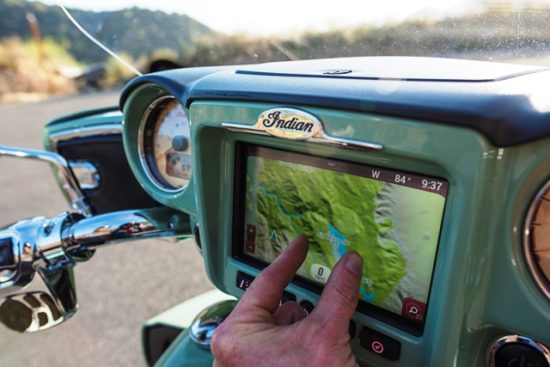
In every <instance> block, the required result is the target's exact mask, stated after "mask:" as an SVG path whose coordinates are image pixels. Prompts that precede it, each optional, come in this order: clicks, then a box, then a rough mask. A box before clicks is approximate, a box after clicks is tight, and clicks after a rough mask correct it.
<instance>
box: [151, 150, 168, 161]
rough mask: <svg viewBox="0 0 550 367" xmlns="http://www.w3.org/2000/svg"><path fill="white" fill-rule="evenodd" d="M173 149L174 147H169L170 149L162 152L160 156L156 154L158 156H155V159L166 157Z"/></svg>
mask: <svg viewBox="0 0 550 367" xmlns="http://www.w3.org/2000/svg"><path fill="white" fill-rule="evenodd" d="M171 150H172V148H168V149H167V150H166V152H164V153H162V154H161V155H159V156H156V157H155V161H157V162H158V161H159V160H161V159H162V158H164V157H165V156H166V155H167V154H168V153H170V151H171Z"/></svg>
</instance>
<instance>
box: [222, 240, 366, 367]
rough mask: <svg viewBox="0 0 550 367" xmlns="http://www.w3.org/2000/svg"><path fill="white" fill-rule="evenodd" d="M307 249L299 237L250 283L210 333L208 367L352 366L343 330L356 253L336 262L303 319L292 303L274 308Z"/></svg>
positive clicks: (352, 300) (355, 289) (357, 267)
mask: <svg viewBox="0 0 550 367" xmlns="http://www.w3.org/2000/svg"><path fill="white" fill-rule="evenodd" d="M307 247H308V245H307V238H306V237H305V236H304V235H300V236H299V237H297V238H296V239H295V240H294V241H292V242H291V244H290V245H289V247H288V248H287V249H286V250H285V251H284V252H283V253H282V254H281V255H280V256H279V257H278V258H277V259H276V260H275V261H274V262H273V263H272V264H271V265H270V266H268V267H267V268H265V269H264V270H263V271H262V272H261V273H260V274H259V275H258V277H257V278H256V279H255V280H254V282H253V283H252V284H251V285H250V287H249V288H248V290H247V291H246V292H245V294H244V295H243V297H242V299H241V300H240V302H239V303H238V304H237V306H236V307H235V309H234V310H233V312H232V313H231V314H230V315H229V317H228V318H227V319H226V320H225V321H224V322H223V323H222V324H221V325H220V326H219V327H218V329H217V330H216V332H215V333H214V337H213V339H212V353H213V354H214V367H229V366H239V367H248V366H254V367H256V366H264V365H265V366H275V367H276V366H284V367H289V366H357V362H356V360H355V357H354V356H353V353H352V351H351V347H350V345H349V340H350V337H349V332H348V328H349V322H350V320H351V317H352V315H353V312H354V311H355V308H356V307H357V302H358V297H359V287H360V282H361V276H362V269H363V263H362V259H361V257H360V256H359V255H358V254H356V253H355V252H351V253H348V254H346V255H345V256H344V257H342V258H341V259H340V261H338V263H337V264H336V266H335V268H334V270H333V271H332V273H331V274H330V278H329V280H328V282H327V284H326V286H325V289H324V290H323V293H322V295H321V299H320V300H319V303H318V304H317V306H316V307H315V309H314V310H313V311H312V312H311V313H310V314H309V315H308V314H306V312H305V311H304V310H303V309H302V307H301V306H300V305H298V304H297V303H296V302H287V303H284V304H282V305H279V302H280V300H281V297H282V295H283V290H284V288H285V287H286V286H287V285H288V283H289V282H290V281H291V280H292V278H293V277H294V275H295V274H296V271H297V270H298V268H299V267H300V265H301V264H302V263H303V261H304V259H305V257H306V254H307Z"/></svg>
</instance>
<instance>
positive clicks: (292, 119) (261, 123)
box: [255, 108, 322, 140]
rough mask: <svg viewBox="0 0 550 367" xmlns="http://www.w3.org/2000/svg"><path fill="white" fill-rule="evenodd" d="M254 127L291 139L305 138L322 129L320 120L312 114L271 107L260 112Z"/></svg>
mask: <svg viewBox="0 0 550 367" xmlns="http://www.w3.org/2000/svg"><path fill="white" fill-rule="evenodd" d="M255 128H256V129H257V130H263V131H265V132H267V133H268V134H270V135H273V136H277V137H279V138H284V139H291V140H306V139H309V138H311V137H313V136H315V135H317V133H319V132H320V131H322V124H321V121H319V119H318V118H317V117H315V116H313V115H312V114H309V113H307V112H305V111H301V110H297V109H293V108H273V109H271V110H267V111H264V112H262V114H261V115H260V117H258V122H257V123H256V126H255Z"/></svg>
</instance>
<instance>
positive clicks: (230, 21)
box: [42, 0, 476, 36]
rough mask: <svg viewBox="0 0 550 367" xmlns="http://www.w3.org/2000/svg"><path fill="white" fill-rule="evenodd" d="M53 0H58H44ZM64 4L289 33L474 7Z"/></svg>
mask: <svg viewBox="0 0 550 367" xmlns="http://www.w3.org/2000/svg"><path fill="white" fill-rule="evenodd" d="M42 2H44V3H47V4H57V3H59V1H56V0H42ZM61 3H63V4H64V5H65V6H67V7H69V8H70V7H74V8H81V9H87V10H95V11H100V10H114V9H122V8H126V7H131V6H138V7H143V8H149V9H153V10H164V11H167V12H178V13H183V14H187V15H189V16H191V17H192V18H194V19H196V20H198V21H200V22H202V23H204V24H206V25H207V26H209V27H210V28H213V29H214V30H217V31H220V32H223V33H226V34H252V35H255V36H267V35H273V34H279V35H286V36H288V35H292V34H293V33H296V32H303V31H306V30H312V31H320V30H321V31H322V30H327V29H330V28H335V27H336V28H344V27H349V26H356V25H360V24H365V23H367V24H371V25H381V24H384V23H386V22H396V21H400V20H403V19H406V18H408V17H412V16H418V15H419V14H422V15H429V16H431V17H434V18H437V17H442V16H446V15H452V14H461V13H464V12H466V11H470V10H472V9H475V8H476V1H474V0H377V1H372V0H336V1H330V2H329V1H323V0H317V1H315V0H267V1H265V0H264V1H261V0H229V1H228V0H225V1H220V0H193V1H184V0H178V1H174V0H154V1H151V0H110V1H90V0H63V1H61Z"/></svg>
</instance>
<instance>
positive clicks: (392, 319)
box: [231, 142, 449, 336]
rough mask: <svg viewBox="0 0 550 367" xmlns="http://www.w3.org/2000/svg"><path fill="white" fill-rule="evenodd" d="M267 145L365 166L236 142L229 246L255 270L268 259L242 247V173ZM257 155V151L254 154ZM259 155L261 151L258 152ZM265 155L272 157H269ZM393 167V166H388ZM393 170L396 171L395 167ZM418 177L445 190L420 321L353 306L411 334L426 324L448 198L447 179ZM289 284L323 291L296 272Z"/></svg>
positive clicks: (365, 305)
mask: <svg viewBox="0 0 550 367" xmlns="http://www.w3.org/2000/svg"><path fill="white" fill-rule="evenodd" d="M258 148H259V149H267V150H269V151H270V153H273V154H276V155H277V154H278V155H280V156H281V159H280V160H282V161H285V160H284V158H283V157H282V156H283V155H285V154H286V155H288V154H292V155H298V156H301V157H303V158H304V159H305V160H307V159H308V158H310V159H323V160H330V161H334V162H343V163H345V164H349V165H353V166H356V167H363V168H364V167H365V166H366V165H363V164H361V163H357V162H351V161H347V160H341V159H332V158H326V157H321V156H317V155H311V154H304V153H300V152H294V151H289V150H284V149H279V148H272V147H266V146H261V145H257V144H250V143H244V142H237V143H236V146H235V170H234V192H233V202H234V205H233V234H232V246H231V255H232V257H233V258H234V259H236V260H238V261H239V262H242V263H244V264H247V265H250V266H252V267H254V268H257V269H259V270H263V269H264V268H266V267H267V266H268V265H269V263H268V262H265V261H262V260H259V259H257V258H255V257H252V256H250V255H248V254H246V253H245V251H244V239H245V238H244V236H245V223H244V221H245V202H246V174H247V162H248V157H249V156H252V155H254V154H251V152H252V151H253V150H254V149H258ZM255 156H258V155H255ZM259 156H260V157H261V155H259ZM269 159H272V158H271V157H270V158H269ZM368 168H369V169H370V168H379V169H382V170H388V168H384V167H376V166H371V165H368ZM392 171H396V170H392ZM396 172H397V171H396ZM398 172H400V173H403V174H410V175H415V176H418V173H410V172H407V171H403V170H399V171H398ZM422 177H425V178H430V179H434V180H440V181H444V182H445V184H446V190H445V195H443V196H445V205H444V207H443V214H442V216H441V223H440V231H439V237H438V240H437V246H436V250H435V254H434V263H433V266H432V269H431V277H430V283H429V288H428V296H427V299H426V310H425V313H424V320H423V321H422V322H417V321H414V320H411V319H408V318H406V317H405V316H402V315H400V314H397V313H394V312H392V311H389V310H386V309H384V308H382V307H380V306H376V305H373V304H371V303H368V302H365V301H362V300H359V304H358V306H357V311H358V312H360V313H362V314H365V315H367V316H370V317H373V318H376V319H378V320H380V321H383V322H385V323H387V324H390V325H392V326H395V327H397V328H399V329H401V330H403V331H405V332H408V333H409V334H412V335H415V336H421V335H422V334H423V332H424V327H425V325H426V316H427V314H428V310H429V304H430V297H431V291H432V284H433V280H434V271H435V264H436V261H437V254H438V252H439V247H440V241H441V233H442V229H443V222H444V221H443V219H444V217H445V208H446V206H447V199H448V195H449V194H448V187H449V184H448V181H447V180H445V179H443V178H439V177H435V176H432V175H429V176H426V175H422ZM292 284H295V285H297V286H299V287H301V288H304V289H306V290H308V291H312V292H314V293H317V294H319V295H320V294H321V292H322V291H323V288H324V286H323V285H320V284H317V283H315V282H313V281H311V280H309V279H307V278H304V277H302V276H299V275H296V276H295V277H294V278H293V280H292Z"/></svg>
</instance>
